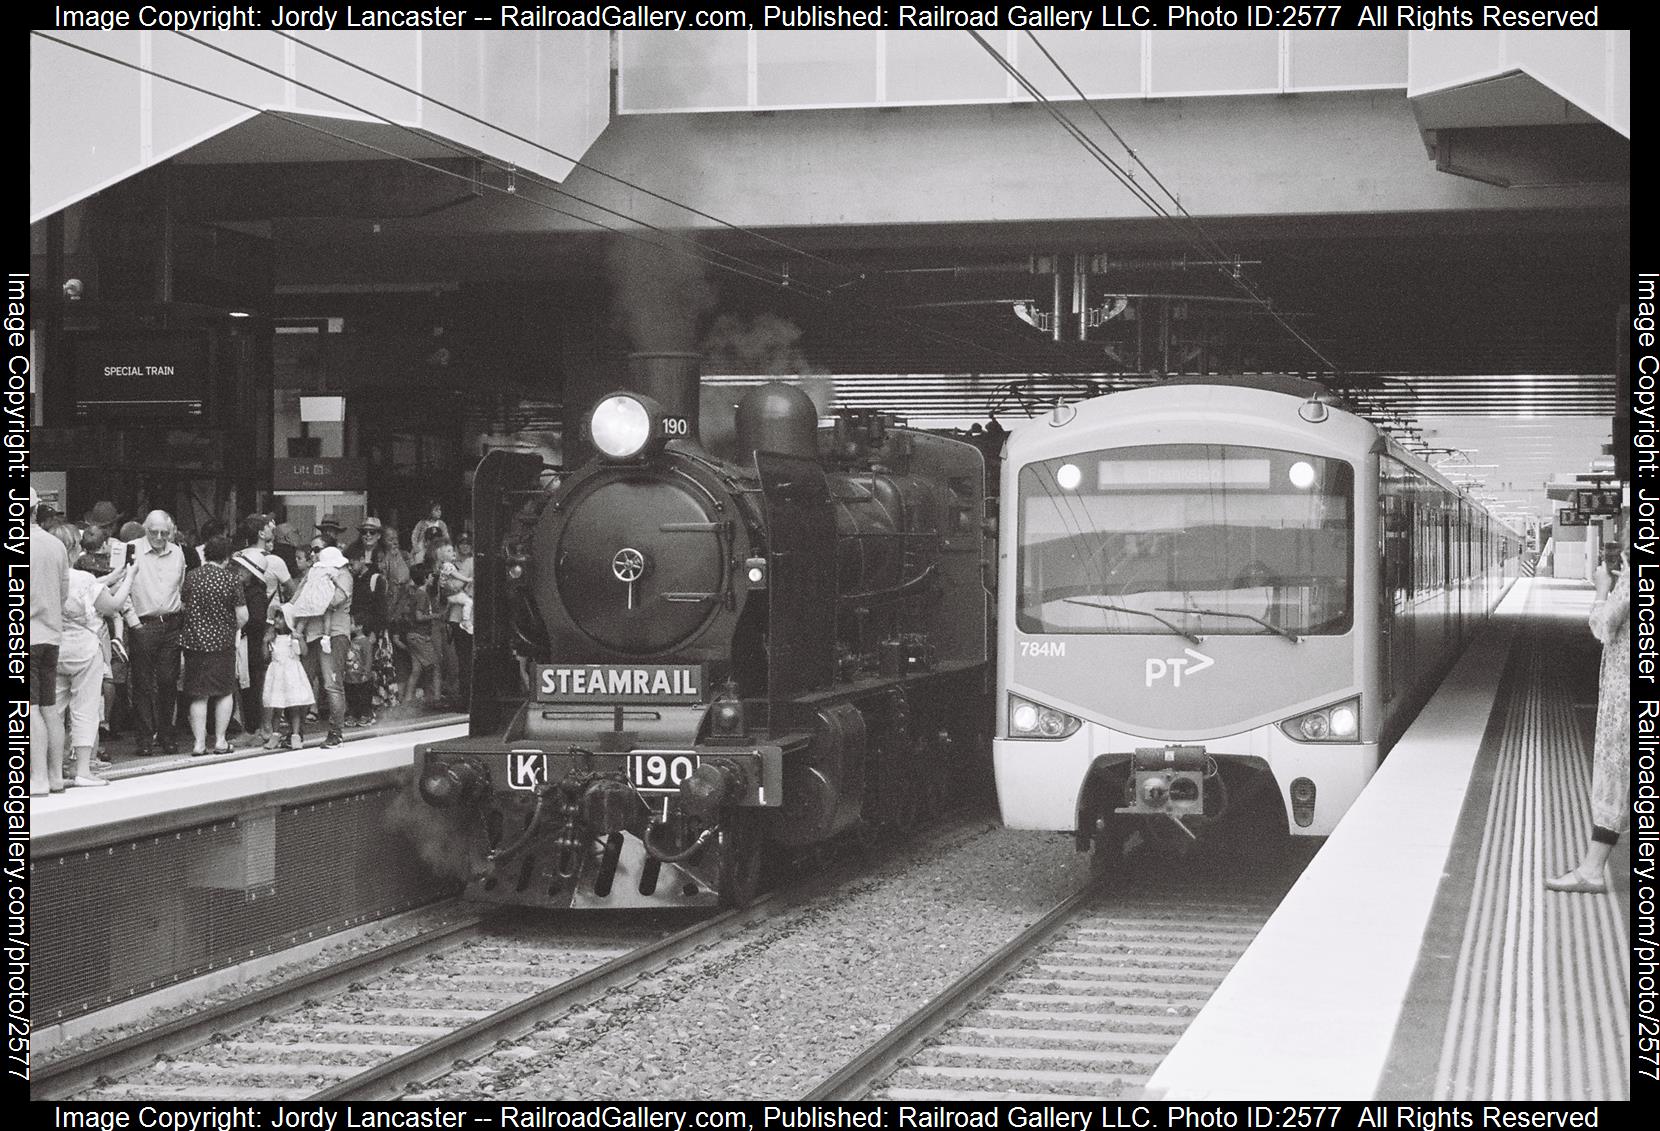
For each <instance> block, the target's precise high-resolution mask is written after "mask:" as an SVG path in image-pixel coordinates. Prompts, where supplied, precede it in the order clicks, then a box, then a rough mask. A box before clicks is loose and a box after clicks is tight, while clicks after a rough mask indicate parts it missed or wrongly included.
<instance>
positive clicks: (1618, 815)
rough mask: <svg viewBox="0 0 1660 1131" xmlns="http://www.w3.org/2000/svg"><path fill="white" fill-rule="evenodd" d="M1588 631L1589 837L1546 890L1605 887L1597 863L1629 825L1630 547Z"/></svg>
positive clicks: (1598, 889) (1602, 861) (1547, 883)
mask: <svg viewBox="0 0 1660 1131" xmlns="http://www.w3.org/2000/svg"><path fill="white" fill-rule="evenodd" d="M1591 631H1592V633H1594V634H1595V635H1596V638H1597V639H1598V640H1600V641H1602V671H1601V673H1600V675H1599V677H1598V689H1597V737H1596V743H1595V747H1594V750H1595V760H1594V762H1593V764H1592V768H1591V843H1590V844H1589V845H1587V846H1586V849H1585V856H1584V858H1583V859H1581V860H1580V862H1579V866H1578V867H1577V868H1575V869H1574V870H1573V871H1571V872H1564V873H1563V874H1562V875H1560V876H1557V877H1555V878H1553V879H1548V880H1546V881H1545V886H1546V887H1547V888H1549V889H1550V890H1551V891H1573V892H1590V893H1593V894H1596V893H1600V892H1603V891H1606V890H1607V884H1606V883H1605V882H1604V880H1603V866H1604V865H1605V864H1607V863H1608V854H1609V853H1610V852H1611V851H1613V848H1614V845H1615V843H1617V842H1618V841H1619V839H1620V834H1621V833H1623V832H1625V830H1626V829H1628V828H1630V827H1631V552H1630V551H1629V550H1627V551H1626V552H1625V553H1622V554H1621V555H1620V576H1619V579H1618V580H1617V581H1615V582H1614V589H1613V591H1612V592H1611V593H1609V594H1608V600H1606V601H1604V602H1603V603H1602V604H1600V605H1598V606H1597V607H1595V608H1593V609H1592V610H1591Z"/></svg>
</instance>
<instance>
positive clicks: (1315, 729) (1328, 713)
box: [1280, 699, 1360, 742]
mask: <svg viewBox="0 0 1660 1131" xmlns="http://www.w3.org/2000/svg"><path fill="white" fill-rule="evenodd" d="M1280 730H1282V731H1284V732H1285V734H1286V736H1287V737H1288V738H1294V739H1296V740H1297V741H1298V742H1353V741H1354V740H1355V739H1356V738H1357V737H1359V735H1360V700H1359V699H1345V700H1343V702H1341V703H1333V704H1332V705H1331V706H1330V707H1322V708H1320V709H1319V710H1318V711H1309V712H1308V713H1306V714H1302V715H1296V716H1294V717H1292V718H1289V719H1286V720H1285V721H1284V722H1282V723H1281V724H1280Z"/></svg>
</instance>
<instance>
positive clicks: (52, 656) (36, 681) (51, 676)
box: [29, 487, 69, 797]
mask: <svg viewBox="0 0 1660 1131" xmlns="http://www.w3.org/2000/svg"><path fill="white" fill-rule="evenodd" d="M39 513H40V495H39V494H38V493H36V491H35V489H34V488H33V487H30V488H29V793H30V794H31V795H32V796H35V797H44V796H46V795H47V794H51V793H60V792H62V791H63V741H64V734H63V710H62V709H61V708H60V707H58V705H57V703H58V646H59V644H61V643H62V641H63V604H64V599H65V598H66V597H67V596H68V593H69V551H67V550H65V549H64V548H63V543H62V542H60V541H58V540H57V539H56V538H54V537H53V536H52V535H50V534H48V533H47V532H46V530H45V529H44V528H42V527H41V525H40V522H39Z"/></svg>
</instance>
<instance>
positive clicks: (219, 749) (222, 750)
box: [213, 742, 236, 754]
mask: <svg viewBox="0 0 1660 1131" xmlns="http://www.w3.org/2000/svg"><path fill="white" fill-rule="evenodd" d="M213 753H215V754H235V753H236V747H234V746H232V745H231V744H230V743H229V742H227V743H225V745H223V746H215V747H214V748H213Z"/></svg>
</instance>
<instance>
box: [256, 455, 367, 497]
mask: <svg viewBox="0 0 1660 1131" xmlns="http://www.w3.org/2000/svg"><path fill="white" fill-rule="evenodd" d="M368 488H369V461H368V460H365V459H361V458H358V457H355V456H313V457H311V458H308V459H293V458H281V459H273V460H272V461H271V490H273V491H281V492H284V493H286V494H301V493H304V492H310V491H366V490H368Z"/></svg>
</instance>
